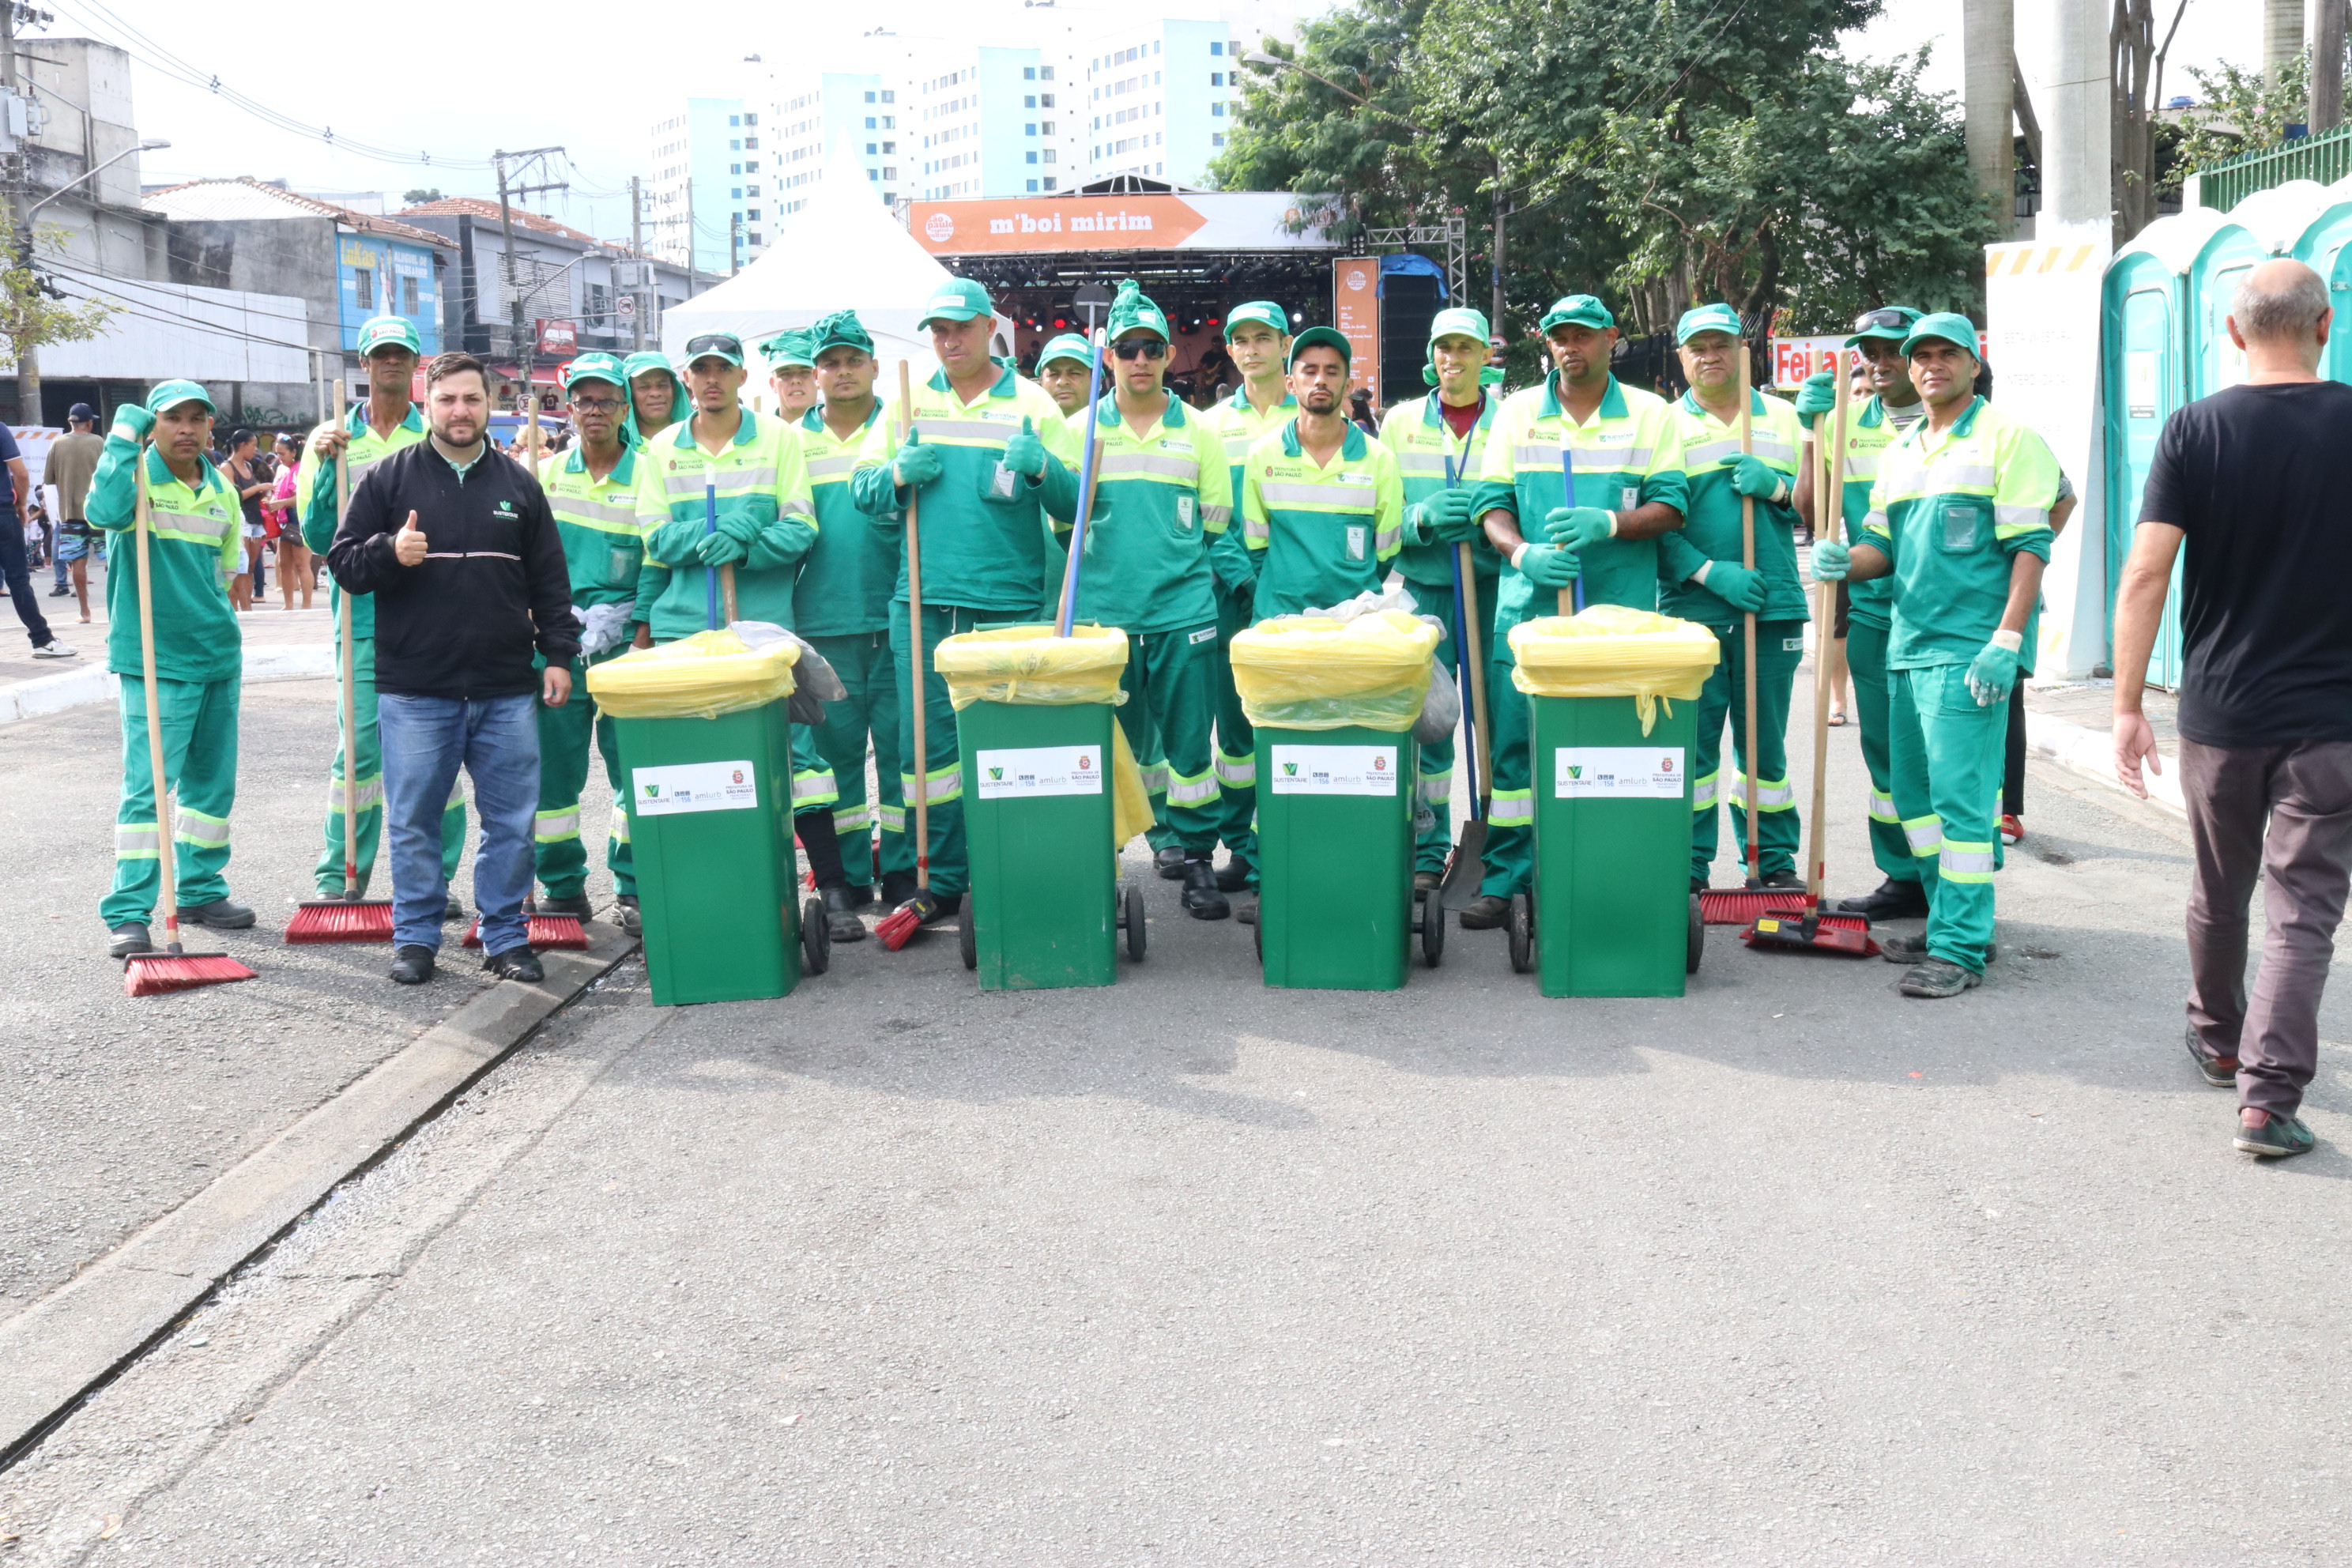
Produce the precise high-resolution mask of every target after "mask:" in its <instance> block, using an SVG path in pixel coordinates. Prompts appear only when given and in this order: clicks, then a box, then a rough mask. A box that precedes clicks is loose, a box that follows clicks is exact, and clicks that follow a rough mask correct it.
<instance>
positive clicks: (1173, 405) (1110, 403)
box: [1095, 387, 1184, 430]
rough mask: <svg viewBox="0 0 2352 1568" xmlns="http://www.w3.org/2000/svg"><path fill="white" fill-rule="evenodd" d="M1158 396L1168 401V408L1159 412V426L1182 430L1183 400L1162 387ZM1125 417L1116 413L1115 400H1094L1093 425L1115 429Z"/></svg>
mask: <svg viewBox="0 0 2352 1568" xmlns="http://www.w3.org/2000/svg"><path fill="white" fill-rule="evenodd" d="M1160 396H1162V397H1164V398H1166V399H1167V400H1168V406H1167V407H1166V408H1164V409H1162V410H1161V411H1160V419H1159V424H1160V426H1162V427H1164V428H1166V429H1170V430H1181V429H1182V428H1184V400H1183V399H1182V398H1181V397H1179V396H1177V395H1175V394H1174V393H1172V392H1170V391H1168V390H1167V389H1166V388H1164V387H1163V388H1162V389H1161V390H1160ZM1125 417H1126V416H1125V415H1122V414H1121V413H1119V411H1118V399H1117V398H1115V397H1104V398H1098V399H1097V400H1096V403H1095V423H1096V424H1097V425H1099V426H1102V427H1103V428H1104V429H1106V430H1109V429H1114V428H1116V427H1117V426H1118V425H1119V423H1120V422H1121V421H1122V420H1123V419H1125Z"/></svg>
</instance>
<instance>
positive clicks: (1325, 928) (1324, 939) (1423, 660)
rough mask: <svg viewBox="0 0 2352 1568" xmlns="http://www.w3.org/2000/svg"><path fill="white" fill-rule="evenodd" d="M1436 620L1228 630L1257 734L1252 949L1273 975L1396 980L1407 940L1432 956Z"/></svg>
mask: <svg viewBox="0 0 2352 1568" xmlns="http://www.w3.org/2000/svg"><path fill="white" fill-rule="evenodd" d="M1436 644H1437V632H1436V629H1435V628H1434V627H1432V626H1428V625H1426V624H1425V623H1423V622H1421V621H1418V620H1416V619H1415V618H1413V617H1412V616H1406V615H1402V614H1401V613H1395V612H1382V613H1379V614H1374V615H1370V616H1359V617H1357V618H1355V619H1353V620H1349V621H1346V622H1339V621H1333V620H1325V619H1319V618H1316V617H1286V618H1284V619H1281V620H1276V621H1268V622H1264V623H1261V624H1260V625H1259V626H1255V627H1252V628H1250V629H1249V630H1246V631H1244V632H1240V633H1237V634H1235V636H1234V641H1233V664H1234V685H1235V687H1236V688H1237V689H1239V691H1240V694H1241V698H1242V701H1243V705H1244V710H1245V711H1246V712H1247V713H1248V716H1249V719H1250V722H1251V724H1252V725H1253V726H1254V727H1255V730H1256V732H1257V745H1256V762H1257V781H1258V793H1257V844H1258V863H1257V869H1258V914H1257V927H1256V932H1257V952H1258V960H1259V963H1260V966H1261V968H1262V969H1263V970H1264V972H1265V983H1266V984H1268V985H1279V986H1286V987H1317V988H1322V989H1327V990H1335V991H1394V990H1397V989H1399V988H1400V987H1402V985H1403V984H1404V982H1405V971H1406V968H1407V966H1408V963H1409V962H1410V959H1411V956H1412V947H1413V942H1414V939H1415V938H1416V937H1417V938H1419V940H1420V943H1421V951H1422V956H1423V959H1424V961H1425V962H1427V963H1428V964H1429V965H1430V967H1431V968H1435V967H1436V966H1437V964H1438V963H1439V962H1440V960H1441V959H1442V958H1443V956H1444V951H1445V914H1444V909H1443V908H1442V907H1441V906H1440V905H1439V904H1438V902H1437V900H1434V899H1430V900H1417V899H1415V898H1414V897H1413V891H1412V860H1413V840H1414V837H1415V825H1414V819H1415V816H1416V814H1417V811H1418V809H1419V800H1420V795H1419V790H1418V788H1417V780H1418V768H1419V762H1420V755H1419V748H1418V747H1417V746H1416V745H1415V743H1414V742H1413V738H1412V723H1413V721H1414V719H1415V718H1416V717H1418V715H1419V714H1420V711H1421V704H1422V702H1423V700H1424V699H1425V698H1426V697H1427V696H1428V692H1429V679H1430V667H1431V657H1432V655H1433V652H1434V651H1435V648H1436Z"/></svg>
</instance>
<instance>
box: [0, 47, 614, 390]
mask: <svg viewBox="0 0 2352 1568" xmlns="http://www.w3.org/2000/svg"><path fill="white" fill-rule="evenodd" d="M5 4H6V0H0V5H5ZM562 151H563V149H562V148H561V147H533V148H531V149H530V151H528V152H523V153H491V154H490V163H491V166H492V167H494V168H496V169H497V170H498V172H499V243H500V245H502V246H503V247H505V248H504V249H503V250H501V251H500V252H499V262H500V263H501V265H502V269H503V270H504V271H505V273H506V279H507V320H508V323H509V324H508V327H507V332H508V338H509V346H510V347H511V348H512V349H513V350H514V354H515V368H516V369H517V370H519V371H520V372H521V374H522V395H523V396H525V397H526V398H530V400H532V401H533V402H536V401H537V400H538V397H539V394H538V393H537V392H536V391H534V390H533V389H532V387H531V384H530V371H531V358H532V353H533V351H534V350H536V349H537V348H538V347H539V344H538V343H537V342H535V341H534V340H533V339H532V338H531V336H530V332H529V331H527V330H526V329H525V328H524V326H523V313H522V311H523V299H522V286H521V284H520V280H519V279H518V277H517V274H516V270H515V243H514V198H515V197H517V196H527V195H530V194H531V193H532V192H534V191H561V190H564V189H567V188H568V187H567V186H566V185H565V184H564V182H562V181H561V180H554V181H549V182H547V183H544V184H536V185H520V184H509V181H508V179H507V164H508V163H518V164H530V163H536V162H537V161H538V160H540V159H541V158H544V157H546V156H547V155H548V154H549V153H561V152H562ZM520 172H521V171H520V169H519V170H517V173H518V174H520Z"/></svg>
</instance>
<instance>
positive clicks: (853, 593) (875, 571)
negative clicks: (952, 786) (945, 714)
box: [793, 310, 915, 942]
mask: <svg viewBox="0 0 2352 1568" xmlns="http://www.w3.org/2000/svg"><path fill="white" fill-rule="evenodd" d="M809 338H810V342H809V348H810V352H811V354H812V356H813V357H814V360H815V362H816V386H817V392H818V395H819V396H820V397H821V398H822V399H823V401H822V402H821V403H819V404H818V405H817V406H815V407H814V408H812V409H810V410H809V411H808V412H807V413H806V414H804V415H803V416H801V419H800V423H799V425H798V426H796V428H797V430H798V432H799V434H800V438H801V451H802V453H803V456H804V457H806V458H807V459H808V472H809V486H810V490H811V493H812V494H813V495H814V498H815V501H816V521H817V533H816V542H815V543H814V544H812V545H811V546H809V552H808V555H807V557H806V559H804V560H803V562H802V563H801V578H800V583H799V585H798V586H796V587H795V588H794V589H793V617H794V620H795V621H796V622H797V626H796V627H795V629H796V630H798V631H799V633H800V634H801V636H803V637H806V638H807V639H808V640H809V642H810V643H811V644H812V645H813V646H814V647H815V648H816V650H817V652H818V653H820V654H822V655H824V658H825V661H826V662H827V663H829V664H831V665H832V666H833V672H834V673H835V675H838V676H839V677H841V684H842V685H843V687H844V688H845V689H847V691H848V695H847V696H846V697H845V698H843V699H842V700H840V701H838V702H828V703H826V704H825V708H824V723H822V724H816V725H813V726H811V727H810V740H811V742H813V744H814V747H815V749H816V752H818V754H819V755H821V756H822V757H823V758H824V765H825V767H826V768H827V769H828V770H830V771H831V773H832V774H833V783H834V790H835V795H836V797H837V798H836V799H835V802H834V807H833V828H834V834H835V837H836V838H837V839H838V841H839V843H840V845H841V865H842V872H843V881H842V883H841V885H840V886H838V887H835V888H828V889H824V909H825V924H826V927H827V929H828V930H830V931H832V932H833V933H834V937H835V940H836V941H848V942H856V941H859V940H861V939H862V938H864V936H865V935H866V923H865V921H862V920H860V919H858V917H857V911H858V910H861V909H863V908H865V907H866V905H868V904H871V903H872V902H873V901H874V899H875V889H874V876H875V867H876V864H877V860H878V862H879V864H880V867H881V876H882V890H881V897H882V901H883V903H884V905H885V906H886V907H887V908H890V909H896V908H897V907H898V905H900V904H903V903H905V902H906V901H907V900H908V899H911V898H913V897H914V896H915V847H914V844H913V841H912V840H910V839H909V838H908V837H907V808H906V805H905V798H906V797H905V795H903V794H902V792H901V789H900V785H899V782H898V755H899V753H898V678H897V675H896V673H895V672H894V671H893V669H892V668H891V664H890V589H891V585H892V584H893V583H894V582H895V581H896V579H897V576H898V541H897V540H896V539H895V538H893V537H891V536H890V535H889V534H888V533H886V532H885V531H882V530H880V529H878V528H876V527H875V526H873V523H872V521H871V520H870V519H868V518H867V517H866V514H865V513H864V512H862V511H860V510H857V503H856V500H853V499H852V497H851V495H850V485H849V481H850V476H851V474H852V473H853V472H854V471H855V470H856V467H857V454H858V451H859V449H860V448H861V447H864V446H865V444H866V434H867V432H869V431H870V430H871V429H872V428H873V427H874V426H875V424H876V422H877V421H878V420H881V419H883V418H886V417H887V415H886V414H885V412H884V410H883V407H882V402H881V399H879V398H877V396H875V395H874V382H875V378H876V377H877V375H879V374H881V369H882V365H881V362H880V361H878V360H877V359H876V358H875V357H874V339H873V338H872V336H871V335H870V334H868V333H867V331H866V328H865V325H864V323H862V322H860V321H858V319H857V313H856V311H854V310H836V311H835V312H834V313H833V314H831V315H829V316H827V317H825V318H824V320H822V321H818V322H817V323H816V325H815V326H814V327H812V328H810V329H809ZM869 742H870V744H871V745H872V747H873V750H874V780H875V787H876V791H877V798H876V799H875V800H874V801H872V802H868V801H867V800H866V747H867V745H868V744H869ZM799 744H800V742H799V741H798V740H795V741H794V742H793V745H794V746H795V747H798V746H799ZM877 850H878V854H877ZM853 930H854V934H853Z"/></svg>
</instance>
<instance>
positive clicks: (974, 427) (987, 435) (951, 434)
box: [915, 416, 1021, 445]
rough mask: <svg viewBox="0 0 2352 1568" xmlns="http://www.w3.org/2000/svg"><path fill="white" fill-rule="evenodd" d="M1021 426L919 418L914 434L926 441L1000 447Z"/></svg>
mask: <svg viewBox="0 0 2352 1568" xmlns="http://www.w3.org/2000/svg"><path fill="white" fill-rule="evenodd" d="M1020 428H1021V426H1018V425H1015V424H1013V423H1012V422H1011V421H1009V420H1007V421H998V420H994V419H934V418H930V417H929V416H922V417H919V418H917V419H916V421H915V433H916V434H917V435H919V436H920V437H922V438H923V439H924V440H926V441H948V442H957V441H986V442H989V443H990V444H992V445H1002V444H1003V443H1004V442H1006V441H1008V440H1010V439H1012V437H1013V432H1014V431H1016V430H1018V429H1020Z"/></svg>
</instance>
